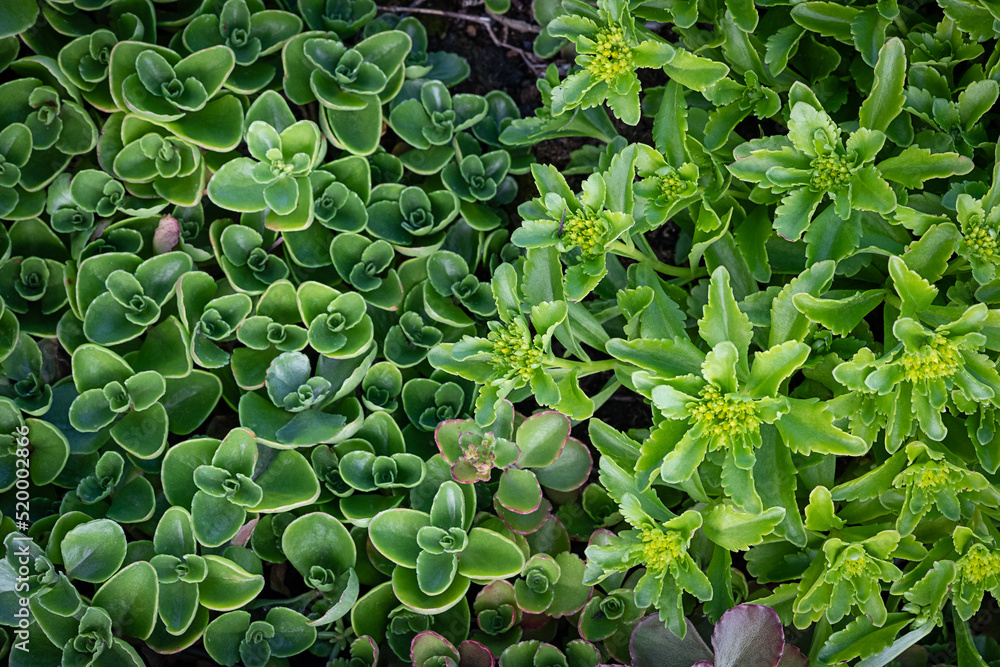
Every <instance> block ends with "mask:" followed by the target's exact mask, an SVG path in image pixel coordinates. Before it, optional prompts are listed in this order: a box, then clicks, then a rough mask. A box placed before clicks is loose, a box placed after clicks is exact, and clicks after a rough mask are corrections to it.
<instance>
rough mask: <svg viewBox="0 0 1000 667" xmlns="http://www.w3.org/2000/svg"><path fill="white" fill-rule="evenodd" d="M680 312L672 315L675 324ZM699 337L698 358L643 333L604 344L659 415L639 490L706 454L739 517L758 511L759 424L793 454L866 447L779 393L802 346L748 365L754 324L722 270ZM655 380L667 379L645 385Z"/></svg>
mask: <svg viewBox="0 0 1000 667" xmlns="http://www.w3.org/2000/svg"><path fill="white" fill-rule="evenodd" d="M832 270H833V266H832V262H831V263H826V264H824V265H822V266H820V268H819V269H817V271H825V272H826V274H825V275H827V276H830V273H831V272H832ZM679 315H680V313H679V312H676V311H675V314H674V317H675V318H676V317H677V316H679ZM674 326H675V327H679V329H675V330H677V331H683V328H684V325H683V323H682V322H681V321H678V320H675V322H674ZM649 333H650V334H651V333H652V331H651V330H650V332H649ZM664 333H666V331H664ZM698 333H699V336H700V337H701V339H702V340H703V341H704V342H705V343H706V344H708V345H709V346H710V347H711V349H710V351H709V352H708V353H707V354H706V355H704V356H702V353H701V352H700V351H699V350H697V348H695V347H694V346H693V345H691V343H690V342H689V341H687V340H685V339H684V338H682V337H681V336H677V337H675V338H673V340H670V341H666V340H664V341H662V342H661V343H649V342H647V341H646V340H645V339H646V338H647V337H648V334H643V340H635V341H631V342H627V343H626V342H624V341H623V342H621V343H619V342H618V341H615V342H614V343H613V344H611V345H609V352H610V353H611V354H613V355H614V356H616V357H618V358H619V359H621V360H623V361H629V360H631V361H633V362H634V363H636V364H638V365H639V366H640V367H643V368H645V369H647V370H646V371H639V372H638V373H633V374H632V378H631V381H632V383H633V385H634V386H635V387H636V388H637V389H638V390H640V391H641V392H646V391H649V396H650V397H651V399H652V402H653V404H654V406H655V407H656V409H657V410H659V411H660V414H661V415H662V416H663V417H665V420H663V421H661V422H659V423H658V424H657V425H656V427H655V428H654V429H653V430H652V431H651V432H650V436H649V438H648V439H647V440H646V441H645V442H644V443H643V445H642V454H641V456H640V457H639V460H638V461H637V463H636V472H637V476H638V479H639V481H640V484H641V485H642V487H645V486H646V485H648V483H649V480H650V479H651V477H652V476H653V475H655V474H656V471H657V469H658V470H659V474H660V477H661V479H663V481H665V482H667V483H670V484H685V483H687V481H688V480H690V479H692V477H693V476H694V475H695V474H696V471H697V470H698V469H699V466H701V465H702V462H703V461H705V460H706V457H707V458H708V459H709V460H710V461H712V462H713V464H714V465H718V466H719V467H720V469H721V472H720V473H719V474H720V478H719V483H720V484H721V486H722V488H723V489H725V491H726V493H727V495H728V496H730V497H731V498H732V499H733V501H734V502H735V503H736V504H737V505H738V506H739V507H741V508H742V509H743V510H744V511H746V512H749V513H751V514H758V513H760V512H761V511H762V510H763V509H764V506H763V503H762V501H761V499H760V496H759V495H758V491H757V486H758V484H757V483H755V480H754V466H755V463H756V461H757V451H758V450H759V449H760V447H761V446H762V437H763V436H762V434H764V433H765V432H767V433H773V432H771V431H768V427H767V426H764V425H766V424H774V425H775V426H777V430H778V433H780V435H781V437H782V439H783V441H784V443H785V444H786V445H787V446H788V447H790V448H792V449H793V450H796V451H805V449H800V448H808V450H809V451H813V452H822V453H826V454H839V455H854V456H857V455H860V454H863V453H864V452H865V451H867V449H868V444H867V443H866V442H865V441H864V440H862V439H861V438H859V437H856V436H853V435H849V434H847V433H845V432H843V431H842V430H840V429H839V428H837V427H836V426H834V425H833V415H832V414H831V413H830V412H829V411H827V410H826V407H825V405H824V404H823V403H820V402H818V401H817V400H815V399H799V398H790V397H787V396H785V395H783V394H782V392H781V387H782V385H783V383H784V382H785V381H786V380H787V378H789V377H791V376H792V375H793V374H794V373H795V372H796V371H797V370H798V369H799V368H800V367H801V366H802V365H803V364H804V363H805V362H806V360H807V359H808V357H809V352H810V348H809V346H808V345H806V344H805V343H802V342H800V341H797V340H794V339H792V340H786V341H784V342H781V343H778V344H776V345H773V346H772V347H771V348H769V349H767V350H764V351H761V352H757V353H756V354H755V355H754V358H753V363H752V364H751V363H750V355H749V349H750V344H751V340H752V338H753V327H752V325H751V324H750V320H749V318H748V317H747V316H746V315H745V314H744V313H742V312H741V311H740V310H739V308H738V306H737V303H736V299H735V297H734V296H733V292H732V287H731V286H730V276H729V272H728V271H727V270H726V269H725V267H719V268H718V269H716V270H715V271H714V272H713V273H712V279H711V283H710V285H709V293H708V303H707V304H706V305H705V306H704V308H703V312H702V318H701V319H699V320H698ZM682 335H685V334H682ZM775 340H777V339H775ZM654 350H656V351H655V352H654ZM668 350H669V352H668ZM666 355H671V358H673V359H679V358H680V355H683V356H684V357H685V358H687V359H688V361H686V362H681V363H679V364H676V365H674V364H672V363H669V362H666V361H665V360H666V358H667V357H666ZM653 358H658V359H660V361H657V362H653V361H652V360H653ZM696 360H698V361H696ZM656 376H659V377H663V378H664V379H665V381H662V380H655V379H653V378H654V377H656ZM806 433H808V434H809V437H808V439H807V440H804V435H805V434H806ZM650 466H651V467H650Z"/></svg>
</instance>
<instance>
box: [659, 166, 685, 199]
mask: <svg viewBox="0 0 1000 667" xmlns="http://www.w3.org/2000/svg"><path fill="white" fill-rule="evenodd" d="M687 186H688V183H687V181H684V180H683V179H681V177H680V176H678V175H677V170H672V171H670V173H668V174H665V175H663V176H661V177H660V196H661V197H662V198H663V199H664V200H665V201H673V200H675V199H677V198H678V196H679V194H680V193H681V192H683V191H684V189H685V188H687Z"/></svg>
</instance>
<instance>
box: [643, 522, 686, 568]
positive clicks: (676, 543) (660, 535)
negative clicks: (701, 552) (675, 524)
mask: <svg viewBox="0 0 1000 667" xmlns="http://www.w3.org/2000/svg"><path fill="white" fill-rule="evenodd" d="M639 538H640V539H641V540H642V555H641V556H640V558H641V560H642V562H643V564H644V565H645V566H646V569H647V570H649V571H650V572H653V573H654V574H659V573H661V572H663V571H664V570H666V569H667V567H668V566H669V565H670V564H671V563H673V562H674V561H676V560H677V559H678V558H680V557H681V556H683V555H684V554H685V553H686V551H687V549H686V548H685V546H684V536H683V535H681V533H680V531H677V530H666V531H664V530H660V529H659V528H643V529H642V530H641V531H640V532H639Z"/></svg>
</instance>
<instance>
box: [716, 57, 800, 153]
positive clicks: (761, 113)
mask: <svg viewBox="0 0 1000 667" xmlns="http://www.w3.org/2000/svg"><path fill="white" fill-rule="evenodd" d="M705 97H707V98H708V99H709V100H711V102H712V103H713V104H714V105H716V109H715V110H714V111H712V113H711V114H710V115H709V119H708V123H707V124H706V126H705V148H706V149H707V150H709V151H716V150H718V149H720V148H722V146H723V145H724V144H725V143H726V141H727V140H728V139H729V136H730V135H731V134H732V132H733V130H734V129H735V128H736V126H737V125H739V124H740V123H741V122H742V121H743V120H744V119H745V118H747V116H749V115H750V114H751V113H752V114H753V115H754V117H756V118H758V119H759V120H763V119H765V118H771V117H772V116H774V115H775V114H777V113H778V111H780V110H781V100H780V98H779V97H778V93H777V92H775V91H774V90H772V89H771V88H768V87H767V86H765V85H763V84H762V83H761V80H760V76H759V75H758V74H757V72H754V71H753V70H751V71H748V72H746V73H744V75H743V83H742V84H741V83H739V82H737V81H734V80H733V79H731V78H728V77H727V78H724V79H720V80H719V81H716V82H715V83H714V84H712V85H711V86H710V87H709V88H708V89H707V90H706V91H705Z"/></svg>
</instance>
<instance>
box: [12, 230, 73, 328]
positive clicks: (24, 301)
mask: <svg viewBox="0 0 1000 667" xmlns="http://www.w3.org/2000/svg"><path fill="white" fill-rule="evenodd" d="M8 238H9V243H10V245H9V250H8V252H7V253H4V254H3V255H2V256H0V257H2V258H3V261H2V262H0V297H2V298H3V302H4V306H5V308H4V311H5V313H7V314H6V315H5V316H4V317H5V319H6V320H7V322H6V323H4V328H5V329H6V330H7V331H8V332H9V334H10V335H11V336H12V337H11V338H10V339H9V340H10V342H11V343H13V342H14V341H15V340H16V339H17V331H18V330H21V331H24V332H25V333H30V334H33V335H35V336H52V335H53V334H54V333H55V332H56V325H57V323H58V321H59V317H60V316H61V315H62V313H63V312H64V311H65V308H66V304H67V301H68V299H69V295H68V293H67V289H66V268H65V262H66V261H67V260H68V259H69V254H68V253H67V252H66V247H65V245H64V244H63V242H62V239H60V238H59V236H57V235H56V234H54V233H53V231H52V230H51V229H50V228H49V226H48V225H46V224H45V223H44V222H42V221H41V220H39V219H38V218H32V219H28V220H18V221H17V222H15V223H14V224H12V225H11V226H10V227H9V232H8ZM8 253H9V254H8ZM15 314H16V320H17V324H15V323H14V322H12V321H11V318H14V317H15Z"/></svg>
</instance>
